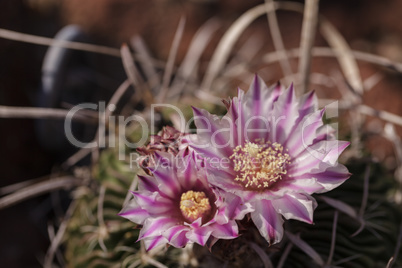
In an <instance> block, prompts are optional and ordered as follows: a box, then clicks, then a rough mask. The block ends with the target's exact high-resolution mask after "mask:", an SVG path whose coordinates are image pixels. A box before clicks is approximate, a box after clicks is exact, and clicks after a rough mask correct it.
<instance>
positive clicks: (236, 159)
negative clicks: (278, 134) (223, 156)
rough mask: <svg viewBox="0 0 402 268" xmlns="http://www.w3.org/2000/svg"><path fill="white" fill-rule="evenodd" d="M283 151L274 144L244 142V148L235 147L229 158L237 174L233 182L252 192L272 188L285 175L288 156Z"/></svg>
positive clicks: (288, 160)
mask: <svg viewBox="0 0 402 268" xmlns="http://www.w3.org/2000/svg"><path fill="white" fill-rule="evenodd" d="M283 151H284V150H283V146H282V145H280V144H279V143H276V142H275V143H273V144H271V143H269V142H267V143H264V142H262V141H259V142H258V143H252V142H246V144H245V145H244V146H242V145H239V146H237V147H236V148H235V149H234V150H233V154H232V155H231V156H230V158H231V159H232V160H233V163H234V170H235V171H237V172H238V174H237V176H236V178H235V180H236V181H239V182H241V183H242V184H244V186H245V188H247V189H253V190H262V189H264V188H268V187H270V186H272V185H273V184H274V183H275V182H277V181H278V180H281V179H282V176H283V175H285V174H286V173H287V171H286V166H287V164H289V163H290V156H289V154H287V153H284V152H283Z"/></svg>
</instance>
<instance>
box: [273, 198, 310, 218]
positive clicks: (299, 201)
mask: <svg viewBox="0 0 402 268" xmlns="http://www.w3.org/2000/svg"><path fill="white" fill-rule="evenodd" d="M272 205H273V207H274V208H275V210H276V211H277V212H278V213H280V214H282V215H283V216H284V217H285V219H287V220H288V219H295V220H299V221H304V222H307V223H313V212H314V209H315V208H316V207H317V202H316V201H315V199H314V198H312V197H311V196H309V195H306V194H302V193H293V194H290V193H289V194H286V195H285V196H283V197H282V198H279V199H275V200H273V201H272Z"/></svg>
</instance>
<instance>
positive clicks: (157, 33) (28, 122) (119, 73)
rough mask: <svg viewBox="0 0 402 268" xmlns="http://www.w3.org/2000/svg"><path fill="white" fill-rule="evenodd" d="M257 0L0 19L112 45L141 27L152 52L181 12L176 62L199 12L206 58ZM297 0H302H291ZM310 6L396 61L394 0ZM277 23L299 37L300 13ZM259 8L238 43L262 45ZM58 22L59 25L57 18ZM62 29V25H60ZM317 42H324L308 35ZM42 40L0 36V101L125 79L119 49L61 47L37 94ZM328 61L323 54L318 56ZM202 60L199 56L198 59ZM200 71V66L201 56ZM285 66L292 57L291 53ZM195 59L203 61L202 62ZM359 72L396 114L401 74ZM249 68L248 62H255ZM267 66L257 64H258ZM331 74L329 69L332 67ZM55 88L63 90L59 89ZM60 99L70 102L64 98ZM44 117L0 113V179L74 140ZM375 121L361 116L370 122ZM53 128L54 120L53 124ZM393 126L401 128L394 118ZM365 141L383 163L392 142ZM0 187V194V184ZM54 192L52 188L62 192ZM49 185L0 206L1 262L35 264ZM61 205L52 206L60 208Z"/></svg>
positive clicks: (32, 174)
mask: <svg viewBox="0 0 402 268" xmlns="http://www.w3.org/2000/svg"><path fill="white" fill-rule="evenodd" d="M263 2H264V1H258V0H252V1H241V0H235V1H234V0H59V1H57V0H2V1H0V28H1V29H7V30H12V31H16V32H21V33H26V34H31V35H37V36H41V37H48V38H53V37H55V36H56V34H57V33H59V32H60V30H61V29H63V28H64V27H65V26H67V25H76V26H78V28H77V29H78V30H77V29H75V30H73V33H72V34H71V35H70V37H71V36H72V37H71V38H72V39H71V40H72V41H82V42H87V43H92V44H98V45H104V46H108V47H114V48H117V49H119V48H120V46H121V44H122V43H123V42H127V43H129V44H130V42H131V40H132V37H134V36H141V37H142V39H143V41H144V43H145V44H146V45H147V48H148V49H149V51H150V54H151V55H152V56H153V57H154V58H156V59H160V60H162V61H165V60H166V59H167V58H168V55H169V50H170V47H171V43H172V40H173V38H174V35H175V32H176V30H177V25H178V23H179V20H180V18H181V17H182V16H185V17H186V25H185V30H184V34H183V38H182V41H181V45H180V49H179V51H178V56H177V62H180V61H181V60H182V59H183V58H184V55H185V52H186V51H187V48H188V45H189V43H190V41H191V39H192V37H193V36H194V34H195V32H196V31H197V30H198V29H199V28H200V27H201V25H203V24H204V23H205V22H206V21H207V20H208V19H209V18H211V17H215V18H217V19H218V20H219V23H220V28H219V30H218V32H217V34H216V35H215V38H214V39H213V40H212V41H211V43H210V45H209V46H208V48H207V49H206V51H205V52H204V54H203V57H202V58H201V60H202V61H205V62H207V61H208V59H209V58H210V57H211V55H212V52H213V50H214V48H215V46H216V45H217V42H218V40H219V37H220V36H221V34H222V33H223V32H224V31H225V30H226V29H227V28H228V27H229V26H230V25H231V23H233V21H235V20H236V19H237V18H238V17H239V16H240V15H241V14H243V13H244V12H245V11H247V10H248V9H249V8H251V7H253V6H255V5H257V4H259V3H263ZM298 2H300V3H303V1H298ZM320 13H321V14H322V15H324V16H325V17H326V18H327V19H328V20H329V21H330V22H332V23H333V24H334V26H335V27H336V28H337V29H338V30H339V32H340V33H341V34H342V35H343V37H344V38H345V39H346V40H347V42H348V43H349V45H350V46H351V48H352V49H354V50H360V51H364V52H369V53H373V54H377V55H380V56H383V57H386V58H388V59H390V60H392V61H395V62H402V20H401V15H402V1H399V0H383V1H378V0H338V1H329V0H321V2H320ZM277 17H278V23H279V26H280V29H281V33H282V37H283V41H284V45H285V47H286V48H288V49H291V48H296V47H298V46H299V43H300V31H301V22H302V15H301V14H296V13H291V12H283V11H279V12H278V13H277ZM266 24H267V22H266V18H261V20H258V21H257V22H256V23H254V24H253V25H252V27H250V28H249V29H248V30H247V32H246V34H245V35H244V36H243V37H242V38H241V40H240V43H242V42H243V43H244V42H246V41H247V40H248V39H249V37H251V36H252V37H253V38H254V37H255V36H257V37H258V38H257V39H256V40H257V41H258V42H259V44H260V48H259V49H261V50H264V51H272V50H273V43H272V40H271V39H270V38H271V37H270V35H269V34H268V32H267V31H268V29H267V26H266ZM64 29H65V28H64ZM65 36H68V33H67V34H66V33H65ZM316 44H317V45H324V44H325V41H324V40H323V38H322V37H320V36H317V38H316ZM47 51H48V47H47V46H41V45H35V44H30V43H22V42H18V41H14V40H8V39H5V38H0V105H5V106H26V107H38V106H43V107H54V108H68V107H71V105H74V104H77V103H80V102H85V101H87V102H88V101H91V102H96V101H99V100H108V99H109V98H110V96H111V95H112V94H113V92H114V91H115V90H116V88H117V87H118V86H119V85H120V84H121V83H122V82H123V81H124V80H125V79H126V74H125V72H124V70H123V67H122V64H121V59H120V58H118V57H115V56H108V55H101V54H96V53H90V52H79V51H75V52H68V53H70V54H68V59H69V60H68V62H67V63H63V64H61V65H59V66H61V67H60V68H61V69H60V70H58V72H57V73H56V74H51V75H55V76H57V75H61V76H62V81H64V82H63V83H62V84H61V85H59V89H58V90H60V92H59V91H57V92H56V93H55V94H58V98H57V100H53V99H48V98H49V96H48V95H46V94H44V92H43V90H44V89H43V87H44V83H43V82H42V78H43V77H44V75H45V73H44V72H43V69H44V68H43V64H44V59H45V55H46V53H47ZM328 62H330V64H328ZM204 65H206V64H204ZM200 66H201V69H200V72H202V71H203V69H202V67H203V65H202V64H201V65H200ZM292 67H293V68H294V71H296V70H297V62H292ZM204 68H205V66H204ZM336 68H338V66H337V63H336V61H335V60H334V61H333V62H332V64H331V61H328V59H327V60H326V61H325V62H324V61H323V60H322V59H315V60H314V61H313V66H312V69H313V71H314V70H320V71H321V72H326V73H328V74H333V73H334V72H333V70H334V69H336ZM359 69H360V72H361V76H362V77H363V78H364V79H367V78H370V77H371V78H372V79H371V80H367V83H369V82H371V83H374V84H373V85H372V86H371V89H370V91H368V92H366V93H365V95H364V103H366V104H367V105H369V106H371V107H373V108H375V109H378V110H384V111H388V112H391V113H394V114H396V115H400V116H401V115H402V87H401V86H402V75H401V73H399V72H396V71H393V70H390V68H385V67H378V66H375V65H372V64H368V63H359ZM256 70H258V66H256ZM265 72H267V70H265ZM335 74H336V73H335ZM281 77H283V75H282V74H281V72H280V70H279V68H277V71H275V70H273V71H272V70H271V73H270V76H268V81H267V82H268V83H270V82H271V83H275V82H276V81H277V80H278V79H280V78H281ZM335 86H336V85H328V86H326V87H325V86H322V87H320V88H315V89H316V90H317V93H318V95H319V96H320V97H326V98H329V97H331V98H336V97H337V96H336V95H337V94H338V93H336V92H334V91H330V90H328V89H331V88H334V87H335ZM63 90H67V91H65V92H67V93H65V92H64V91H63ZM69 105H70V106H69ZM50 121H52V122H53V123H52V124H54V125H51V126H50V127H49V126H47V125H46V124H47V123H43V122H42V123H41V122H38V120H33V119H7V118H0V171H1V173H0V187H4V186H7V185H11V184H15V183H18V182H23V181H26V180H30V179H34V178H39V177H42V176H46V175H48V174H51V173H52V172H54V171H55V170H58V169H59V166H60V164H61V163H62V162H63V161H65V160H66V159H67V157H68V156H70V155H71V154H72V153H74V151H75V150H76V149H75V148H74V147H72V146H70V145H69V144H66V143H65V141H60V140H58V134H57V133H59V134H60V131H62V129H61V128H62V124H61V125H60V121H62V120H50ZM383 124H384V123H383V122H382V121H381V120H378V119H373V120H371V123H369V124H368V125H366V127H367V128H369V129H370V128H371V130H372V132H375V131H376V129H377V130H378V129H381V128H382V126H383ZM60 129H61V130H60ZM76 131H77V132H76V134H77V135H79V137H80V138H81V139H82V140H90V139H91V138H92V137H93V136H92V135H93V127H88V126H83V125H77V127H76ZM397 132H398V133H399V135H402V131H401V128H397ZM365 145H366V146H367V148H368V149H369V151H371V152H372V153H373V155H374V156H375V157H376V158H377V159H378V161H381V162H384V163H385V165H386V166H387V167H388V168H389V170H392V169H393V168H395V165H396V163H395V161H396V160H395V157H394V156H393V155H394V148H393V146H392V144H391V143H389V142H388V141H386V140H385V139H384V138H382V137H380V136H378V135H377V136H375V135H373V136H372V137H371V136H370V137H367V139H365ZM1 194H4V192H2V193H1ZM64 194H65V193H63V192H60V193H58V194H57V195H64ZM54 198H55V196H54V195H49V196H41V197H38V198H34V199H30V200H28V201H25V202H23V203H20V204H18V205H16V206H13V207H11V208H7V209H4V210H0V260H1V266H2V267H40V266H41V260H42V259H43V257H44V254H45V253H46V250H47V247H48V246H49V238H48V229H47V228H48V227H47V226H48V225H49V223H50V222H51V221H52V220H53V218H54V217H57V213H56V212H55V211H54V210H55V209H54V207H53V206H52V202H53V201H52V200H54ZM63 209H64V208H63V206H62V207H60V210H61V211H62V210H63Z"/></svg>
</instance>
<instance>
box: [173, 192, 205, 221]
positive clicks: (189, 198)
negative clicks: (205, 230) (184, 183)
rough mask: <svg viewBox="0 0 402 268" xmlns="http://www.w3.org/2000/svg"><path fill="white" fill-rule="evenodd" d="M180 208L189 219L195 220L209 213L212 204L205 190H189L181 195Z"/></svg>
mask: <svg viewBox="0 0 402 268" xmlns="http://www.w3.org/2000/svg"><path fill="white" fill-rule="evenodd" d="M180 210H181V213H182V215H183V217H184V218H185V219H186V220H187V221H189V222H193V221H195V220H196V219H198V218H200V217H204V216H206V215H208V213H209V212H210V211H211V205H210V204H209V200H208V197H206V195H205V193H204V192H194V191H187V192H185V193H183V194H182V195H181V199H180Z"/></svg>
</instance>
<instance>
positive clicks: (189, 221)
mask: <svg viewBox="0 0 402 268" xmlns="http://www.w3.org/2000/svg"><path fill="white" fill-rule="evenodd" d="M154 160H155V165H153V166H152V167H149V169H150V171H151V172H152V174H153V176H138V177H139V179H140V181H139V186H138V191H136V192H133V195H134V198H133V199H132V200H131V201H130V203H129V204H128V205H127V206H126V207H125V208H123V210H122V211H121V213H120V215H121V216H123V217H125V218H127V219H129V220H131V221H133V222H135V223H137V224H140V225H143V226H142V229H141V231H140V235H139V238H138V240H143V241H144V242H145V247H146V248H147V249H148V250H150V249H152V248H154V247H155V246H158V245H161V244H166V243H167V244H170V245H172V246H174V247H184V246H185V245H186V244H187V243H193V242H195V243H198V244H200V245H206V243H207V242H208V245H210V246H211V245H212V244H213V243H214V242H216V240H218V239H232V238H235V237H237V236H238V227H237V224H236V222H235V219H241V218H243V217H244V215H245V214H247V213H248V212H250V211H251V209H250V208H247V207H246V206H244V205H240V199H239V198H238V197H237V196H235V195H233V194H230V193H219V190H218V189H213V188H211V187H210V185H209V184H208V181H207V178H206V172H205V169H204V167H203V162H202V160H200V159H197V157H196V155H195V153H194V152H191V153H189V154H188V155H184V154H183V153H181V152H179V154H177V155H176V156H174V155H172V154H169V153H165V152H159V151H156V152H155V159H154ZM223 199H225V201H229V203H225V202H223V201H224V200H223Z"/></svg>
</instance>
